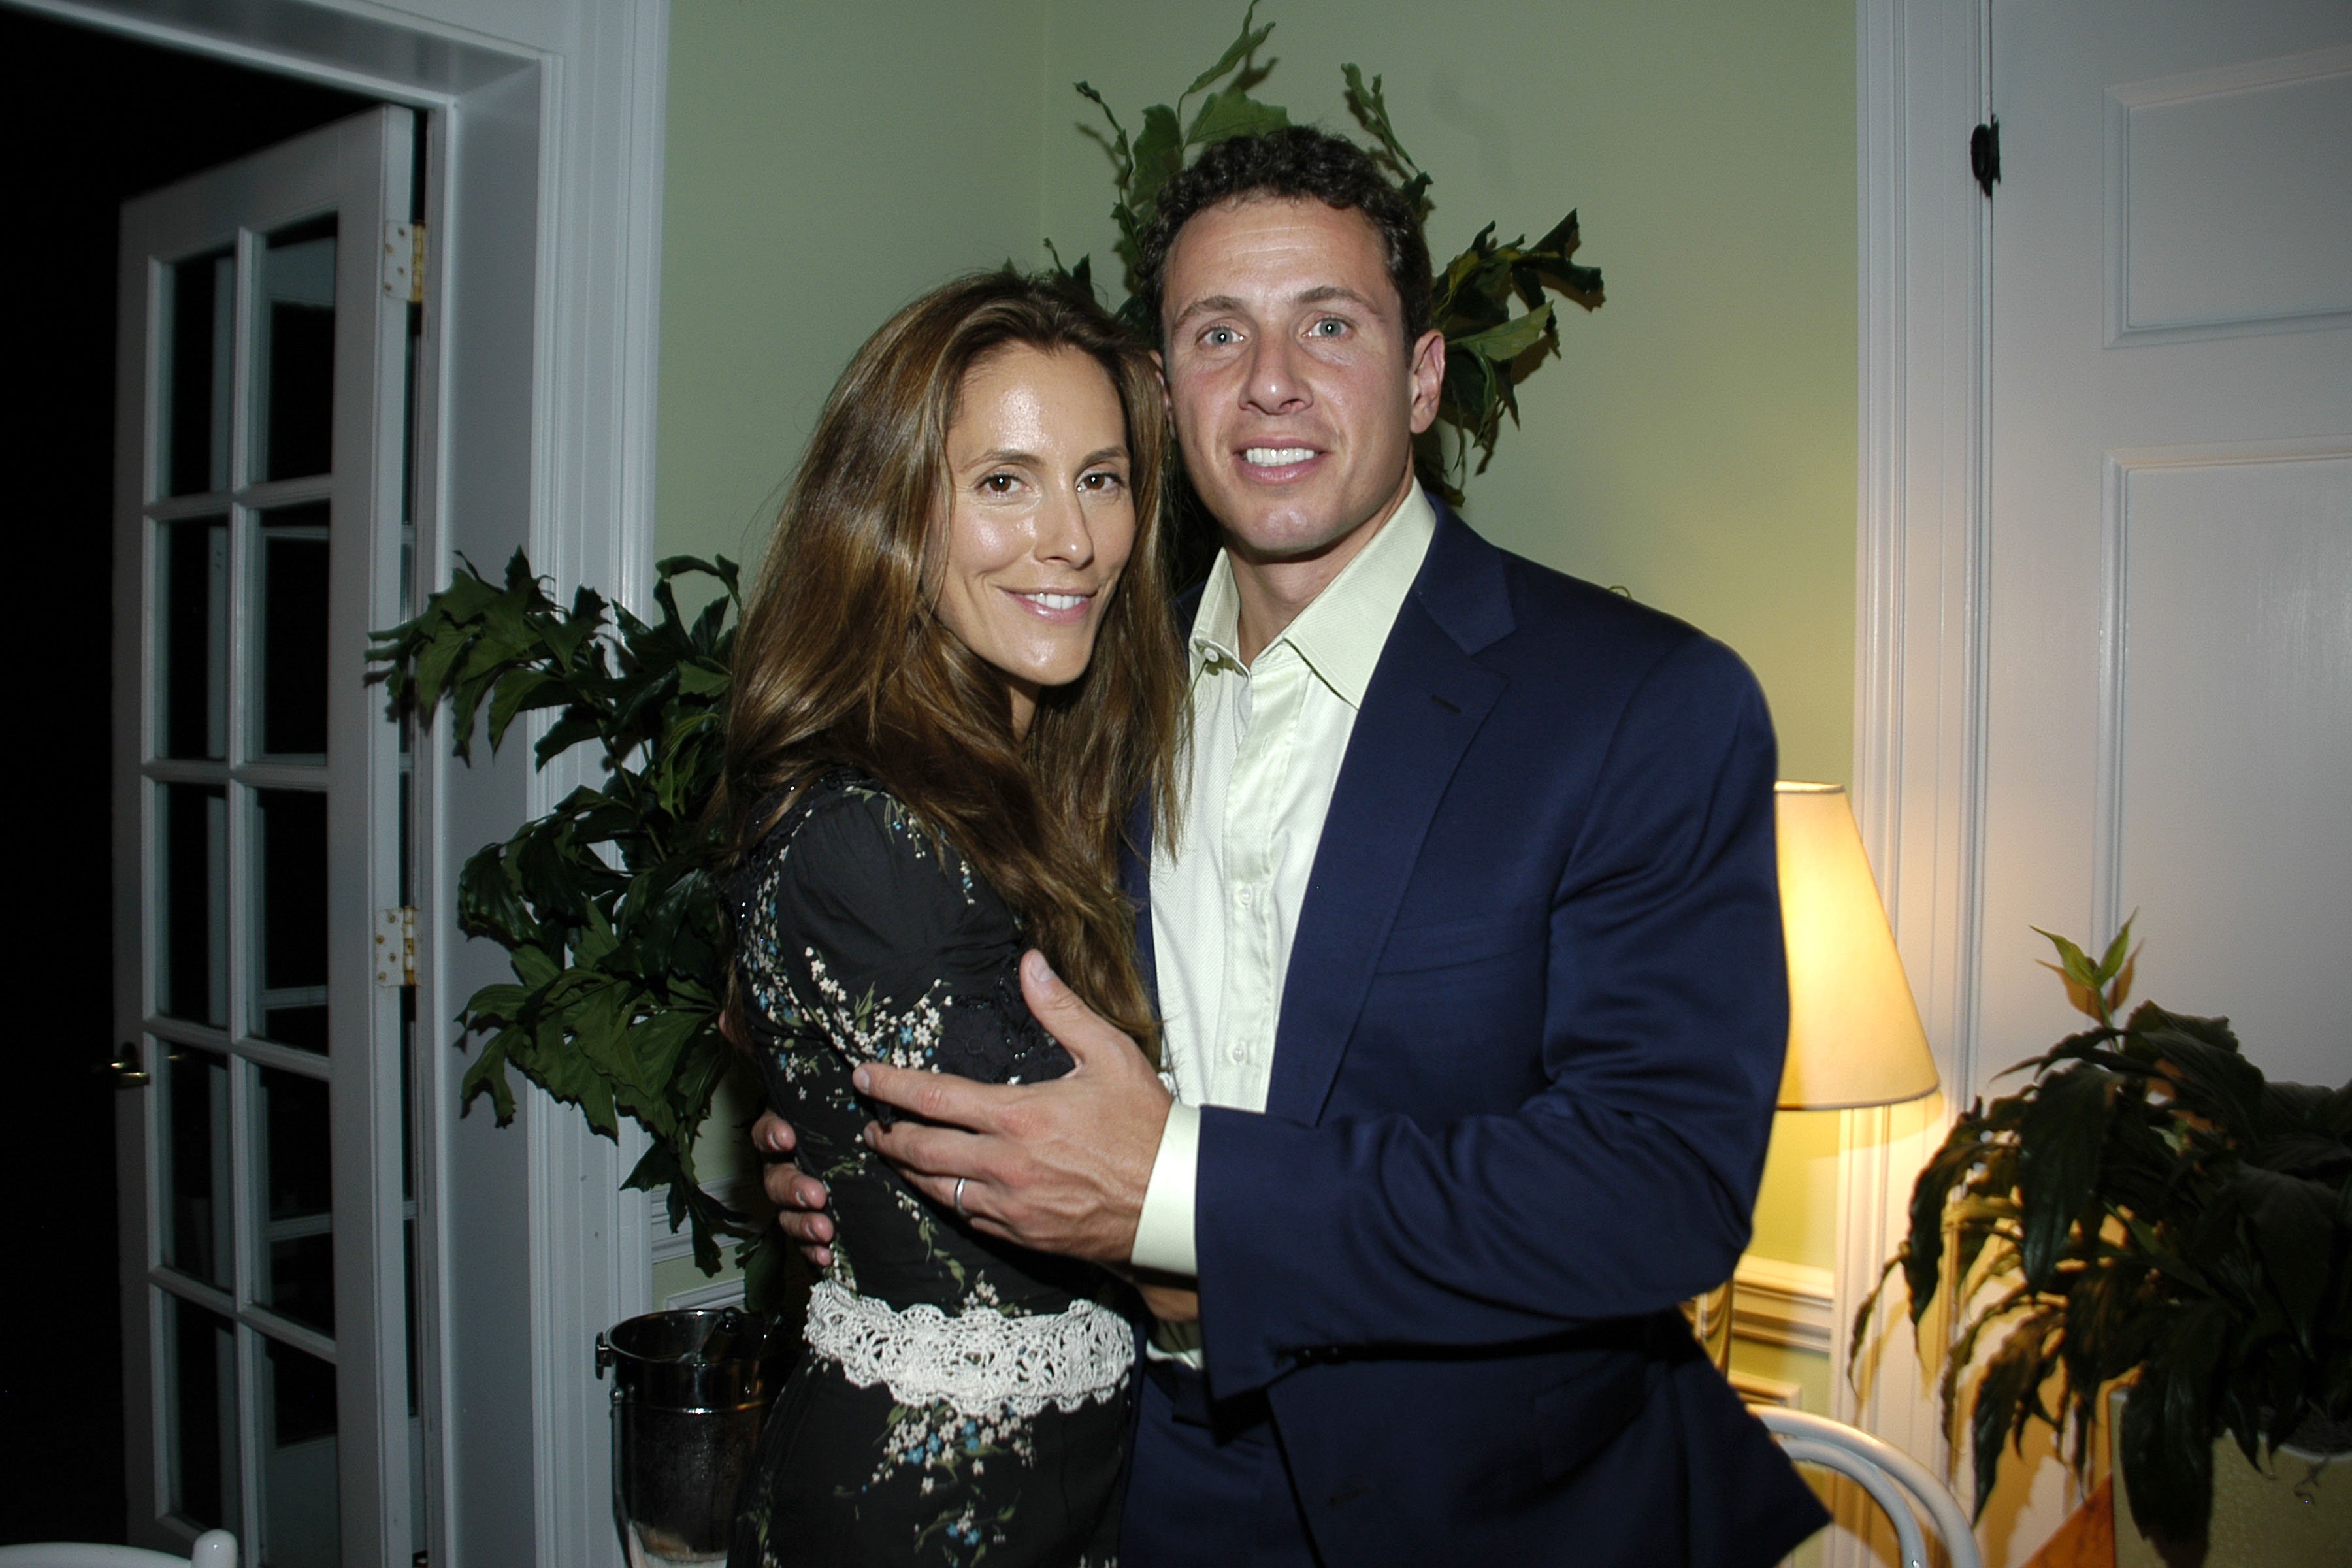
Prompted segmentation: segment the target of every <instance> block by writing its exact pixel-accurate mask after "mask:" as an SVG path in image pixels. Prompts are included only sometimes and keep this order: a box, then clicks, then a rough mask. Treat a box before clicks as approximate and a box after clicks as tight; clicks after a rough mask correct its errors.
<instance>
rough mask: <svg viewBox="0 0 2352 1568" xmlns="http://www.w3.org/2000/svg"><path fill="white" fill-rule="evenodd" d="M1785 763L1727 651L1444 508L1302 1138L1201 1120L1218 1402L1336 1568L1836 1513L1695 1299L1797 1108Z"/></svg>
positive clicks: (1343, 923)
mask: <svg viewBox="0 0 2352 1568" xmlns="http://www.w3.org/2000/svg"><path fill="white" fill-rule="evenodd" d="M1773 774H1774V752H1773V742H1772V731H1771V722H1770V720H1769V716H1768V714H1767V712H1766V710H1765V705H1764V700H1763V696H1762V694H1761V692H1760V691H1759V689H1758V688H1757V685H1756V682H1755V680H1754V679H1753V677H1751V676H1750V675H1749V674H1748V670H1747V668H1746V667H1745V666H1743V665H1742V664H1741V663H1740V662H1739V660H1738V658H1737V657H1736V656H1734V655H1733V654H1732V653H1731V652H1730V651H1729V650H1728V649H1727V648H1725V647H1722V646H1721V645H1720V644H1718V643H1716V642H1714V641H1712V640H1710V639H1708V638H1707V637H1704V636H1702V635H1701V634H1699V633H1698V632H1696V631H1695V630H1694V629H1693V628H1691V627H1690V626H1685V625H1684V624H1683V623H1682V622H1679V621H1676V620H1675V619H1673V618H1671V617H1669V616H1664V615H1661V614H1659V613H1657V612H1656V611H1654V610H1650V609H1646V608H1643V606H1641V605H1636V604H1633V602H1631V601H1629V600H1627V599H1624V598H1622V597H1621V596H1619V595H1613V594H1611V593H1608V592H1606V591H1604V590H1602V589H1600V588H1597V587H1594V586H1592V585H1591V584H1586V583H1581V582H1579V581H1577V580H1575V579H1573V578H1570V577H1566V576H1562V575H1560V574H1558V573H1554V572H1551V571H1549V570H1546V569H1544V568H1542V567H1539V566H1537V565H1535V564H1533V563H1529V562H1527V561H1524V560H1521V559H1519V558H1518V557H1516V556H1513V555H1510V554H1508V553H1507V552H1503V551H1501V550H1498V549H1496V547H1495V546H1493V545H1491V544H1488V543H1487V542H1485V541H1484V540H1482V539H1480V538H1479V537H1478V536H1477V535H1476V534H1475V533H1473V532H1472V531H1470V529H1469V528H1468V527H1467V526H1466V525H1465V524H1464V523H1463V522H1462V521H1460V520H1459V519H1458V518H1456V517H1454V515H1453V514H1452V513H1451V512H1450V511H1447V510H1444V508H1440V512H1439V521H1438V527H1437V532H1436V536H1435V538H1434V540H1433V542H1432V544H1431V546H1430V551H1429V554H1428V557H1427V560H1426V561H1425V563H1423V568H1422V570H1421V573H1420V575H1419V576H1418V578H1417V579H1416V580H1415V583H1414V584H1413V588H1412V593H1411V595H1409V596H1408V597H1407V599H1406V601H1405V603H1404V606H1403V608H1402V612H1401V613H1400V615H1399V616H1398V618H1397V622H1396V626H1395V629H1394V631H1393V632H1392V633H1391V635H1390V637H1389V640H1388V643H1387V646H1386V647H1385V649H1384V650H1383V652H1382V654H1381V660H1380V663H1379V665H1378V667H1377V669H1376V670H1375V673H1374V675H1373V677H1372V680H1371V684H1370V689H1368V691H1367V693H1366V696H1365V700H1364V705H1363V708H1362V710H1361V711H1360V714H1359V715H1358V718H1357V721H1356V725H1355V730H1354V733H1353V737H1352V739H1351V740H1350V741H1349V747H1348V753H1347V757H1346V760H1345V762H1344V763H1343V764H1342V766H1341V769H1340V772H1339V782H1338V784H1337V787H1336V789H1335V792H1334V794H1333V796H1332V800H1331V805H1330V812H1329V815H1328V818H1327V819H1326V821H1325V824H1324V828H1323V837H1322V841H1321V844H1320V846H1319V847H1318V851H1317V855H1316V859H1315V864H1314V869H1313V873H1312V876H1311V879H1310V881H1309V886H1308V889H1307V897H1306V901H1305V904H1304V906H1303V908H1302V910H1301V912H1300V916H1299V922H1298V930H1297V939H1296V942H1294V944H1293V948H1292V954H1291V960H1290V968H1289V972H1288V973H1287V975H1286V980H1285V984H1284V990H1283V1000H1282V1014H1281V1018H1280V1021H1279V1026H1278V1033H1277V1036H1276V1053H1275V1060H1274V1072H1273V1081H1272V1086H1271V1089H1270V1091H1269V1095H1268V1099H1267V1103H1266V1109H1265V1114H1263V1115H1255V1114H1251V1113H1247V1112H1242V1111H1234V1110H1221V1109H1217V1108H1213V1107H1212V1108H1210V1109H1208V1110H1205V1111H1204V1112H1203V1113H1202V1133H1201V1153H1200V1163H1199V1176H1198V1201H1197V1209H1196V1220H1195V1235H1196V1249H1197V1253H1198V1258H1199V1265H1200V1288H1201V1303H1202V1333H1203V1336H1204V1339H1205V1342H1206V1347H1207V1365H1208V1376H1209V1392H1210V1394H1212V1396H1213V1397H1214V1398H1215V1399H1217V1400H1220V1401H1224V1400H1231V1399H1233V1398H1234V1397H1235V1396H1237V1395H1240V1396H1252V1397H1255V1396H1259V1395H1262V1396H1263V1398H1264V1399H1265V1401H1266V1403H1267V1405H1268V1406H1270V1409H1271V1412H1272V1416H1273V1421H1274V1424H1275V1426H1276V1428H1277V1429H1278V1432H1279V1435H1280V1452H1281V1454H1282V1456H1283V1458H1284V1462H1286V1464H1287V1465H1288V1467H1289V1468H1290V1472H1291V1480H1292V1489H1293V1491H1294V1494H1295V1496H1296V1497H1297V1500H1298V1504H1299V1507H1300V1510H1301V1511H1302V1513H1303V1514H1304V1515H1305V1518H1306V1522H1307V1527H1308V1529H1309V1531H1310V1532H1311V1533H1312V1535H1313V1537H1314V1539H1315V1542H1316V1544H1317V1547H1318V1551H1319V1552H1320V1555H1321V1557H1322V1560H1323V1561H1324V1562H1325V1563H1332V1564H1339V1563H1346V1564H1350V1565H1355V1564H1372V1563H1431V1562H1440V1561H1451V1562H1495V1563H1504V1562H1508V1563H1546V1562H1559V1563H1579V1564H1582V1565H1588V1568H1608V1565H1612V1564H1635V1563H1643V1564H1646V1563H1678V1564H1679V1563H1690V1564H1695V1565H1702V1564H1703V1565H1706V1568H1716V1565H1731V1564H1745V1563H1757V1564H1762V1563H1771V1562H1773V1561H1775V1560H1776V1559H1778V1558H1779V1557H1780V1556H1781V1555H1782V1554H1783V1553H1785V1552H1787V1551H1788V1550H1789V1548H1790V1546H1792V1545H1793V1544H1794V1543H1795V1542H1798V1541H1800V1540H1801V1539H1802V1538H1803V1537H1804V1536H1806V1535H1808V1534H1810V1533H1811V1531H1813V1530H1815V1529H1817V1528H1819V1526H1820V1525H1821V1524H1822V1522H1824V1521H1825V1518H1826V1516H1825V1515H1823V1514H1822V1511H1821V1510H1820V1508H1819V1506H1818V1505H1817V1504H1816V1503H1815V1502H1814V1500H1813V1499H1812V1496H1811V1492H1810V1491H1808V1490H1807V1489H1805V1487H1804V1486H1803V1484H1802V1483H1801V1481H1799V1480H1798V1479H1797V1478H1796V1476H1795V1474H1794V1472H1793V1471H1792V1470H1791V1469H1790V1467H1789V1466H1788V1464H1787V1462H1786V1461H1785V1460H1784V1459H1783V1458H1781V1456H1780V1451H1779V1449H1778V1448H1777V1447H1775V1446H1774V1445H1773V1444H1772V1442H1771V1441H1770V1439H1769V1436H1767V1435H1766V1433H1765V1432H1764V1430H1763V1428H1762V1426H1761V1425H1760V1424H1759V1423H1758V1422H1756V1421H1755V1420H1754V1419H1753V1418H1752V1417H1750V1416H1749V1415H1747V1413H1746V1412H1745V1411H1744V1410H1743V1409H1742V1408H1741V1406H1740V1405H1739V1404H1738V1400H1737V1398H1736V1397H1735V1396H1734V1395H1733V1394H1732V1393H1731V1392H1730V1390H1729V1388H1728V1387H1727V1385H1726V1384H1725V1383H1724V1382H1723V1380H1722V1379H1721V1378H1720V1377H1719V1376H1718V1375H1717V1373H1716V1372H1715V1370H1714V1369H1713V1367H1712V1366H1711V1365H1709V1364H1708V1363H1706V1360H1705V1358H1704V1357H1703V1356H1701V1355H1700V1354H1699V1353H1698V1352H1697V1349H1696V1346H1695V1345H1694V1344H1693V1342H1692V1341H1691V1338H1690V1335H1689V1332H1688V1331H1687V1330H1686V1329H1685V1327H1684V1325H1683V1323H1682V1321H1681V1320H1680V1317H1679V1315H1678V1314H1677V1313H1676V1312H1675V1303H1676V1302H1678V1301H1680V1300H1683V1299H1684V1298H1685V1297H1688V1296H1692V1295H1695V1294H1696V1293H1697V1292H1699V1291H1701V1290H1703V1289H1708V1288H1710V1287H1712V1286H1714V1285H1717V1284H1719V1283H1721V1282H1722V1281H1723V1280H1724V1279H1727V1278H1728V1277H1729V1276H1730V1274H1731V1272H1732V1269H1733V1268H1734V1267H1735V1266H1736V1265H1737V1263H1738V1258H1739V1254H1740V1252H1741V1249H1742V1248H1743V1247H1745V1245H1746V1243H1747V1240H1748V1216H1749V1214H1750V1211H1751V1210H1752V1208H1753V1206H1754V1203H1755V1198H1756V1189H1757V1184H1758V1181H1759V1178H1760V1176H1761V1173H1762V1170H1763V1162H1764V1149H1765V1142H1766V1140H1767V1137H1768V1135H1769V1131H1770V1122H1771V1111H1772V1103H1773V1099H1774V1095H1775V1092H1776V1090H1777V1089H1778V1088H1779V1084H1780V1058H1781V1052H1782V1048H1783V1045H1784V1042H1785V1038H1786V1035H1787V1028H1788V1018H1787V996H1786V980H1785V975H1784V971H1783V964H1782V954H1781V936H1780V903H1779V890H1778V889H1779V884H1778V875H1777V869H1776V865H1775V858H1774V847H1773V805H1772V781H1773ZM1134 870H1135V872H1139V871H1140V867H1137V868H1134ZM1131 874H1132V873H1131ZM1135 880H1136V881H1137V882H1138V883H1139V884H1140V883H1141V882H1142V881H1143V880H1144V879H1142V878H1141V877H1140V876H1139V875H1138V876H1136V877H1135ZM1140 925H1141V934H1142V940H1143V942H1144V944H1145V958H1146V963H1147V965H1148V964H1149V960H1150V947H1149V944H1150V919H1149V913H1148V910H1147V912H1146V914H1145V916H1144V918H1143V919H1142V921H1140ZM1139 1458H1141V1457H1140V1456H1139ZM1147 1462H1148V1461H1147Z"/></svg>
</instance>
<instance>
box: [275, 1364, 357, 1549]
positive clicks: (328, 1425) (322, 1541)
mask: <svg viewBox="0 0 2352 1568" xmlns="http://www.w3.org/2000/svg"><path fill="white" fill-rule="evenodd" d="M257 1371H258V1372H259V1373H260V1384H261V1386H260V1388H259V1390H258V1398H259V1404H260V1407H261V1434H260V1439H261V1441H260V1447H261V1531H260V1535H261V1550H260V1552H258V1553H257V1557H258V1559H259V1561H260V1563H261V1565H262V1568H335V1565H336V1563H339V1562H340V1561H341V1556H342V1542H341V1518H340V1517H339V1510H337V1508H336V1506H335V1490H336V1488H335V1479H336V1472H335V1369H334V1368H333V1367H332V1366H331V1365H329V1364H328V1363H325V1362H323V1361H320V1359H319V1358H318V1357H316V1356H313V1355H306V1354H304V1353H303V1352H300V1351H299V1350H296V1349H295V1348H294V1347H293V1346H291V1345H289V1344H283V1343H280V1342H278V1341H275V1340H272V1341H268V1342H264V1344H263V1346H262V1355H261V1364H260V1366H259V1367H258V1368H257Z"/></svg>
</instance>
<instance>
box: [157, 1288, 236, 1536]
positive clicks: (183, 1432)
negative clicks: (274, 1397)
mask: <svg viewBox="0 0 2352 1568" xmlns="http://www.w3.org/2000/svg"><path fill="white" fill-rule="evenodd" d="M154 1294H155V1301H156V1304H157V1306H158V1308H159V1309H160V1310H161V1311H162V1313H163V1405H164V1415H163V1437H164V1467H165V1474H166V1475H167V1476H168V1478H169V1479H168V1480H167V1482H166V1485H165V1495H164V1510H165V1511H166V1512H168V1513H170V1514H173V1515H174V1516H175V1517H177V1518H180V1519H184V1520H185V1521H188V1522H189V1523H190V1524H192V1525H194V1526H195V1527H196V1528H197V1529H198V1530H220V1529H224V1528H226V1529H231V1530H234V1529H236V1526H237V1524H238V1523H239V1522H241V1521H242V1520H243V1518H244V1506H243V1503H242V1500H241V1499H240V1497H239V1495H238V1494H239V1492H240V1490H241V1488H240V1486H239V1483H238V1471H237V1448H238V1444H237V1426H238V1422H237V1410H236V1387H237V1376H236V1330H235V1328H234V1326H233V1325H232V1324H231V1323H230V1322H229V1321H228V1320H227V1319H226V1318H224V1317H222V1316H221V1315H220V1314H219V1313H217V1312H208V1311H206V1310H205V1309H204V1308H202V1307H199V1306H197V1305H196V1304H195V1303H194V1302H193V1301H184V1300H181V1299H180V1298H179V1297H177V1296H174V1295H173V1294H171V1293H170V1292H169V1291H164V1290H158V1291H156V1292H155V1293H154Z"/></svg>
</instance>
